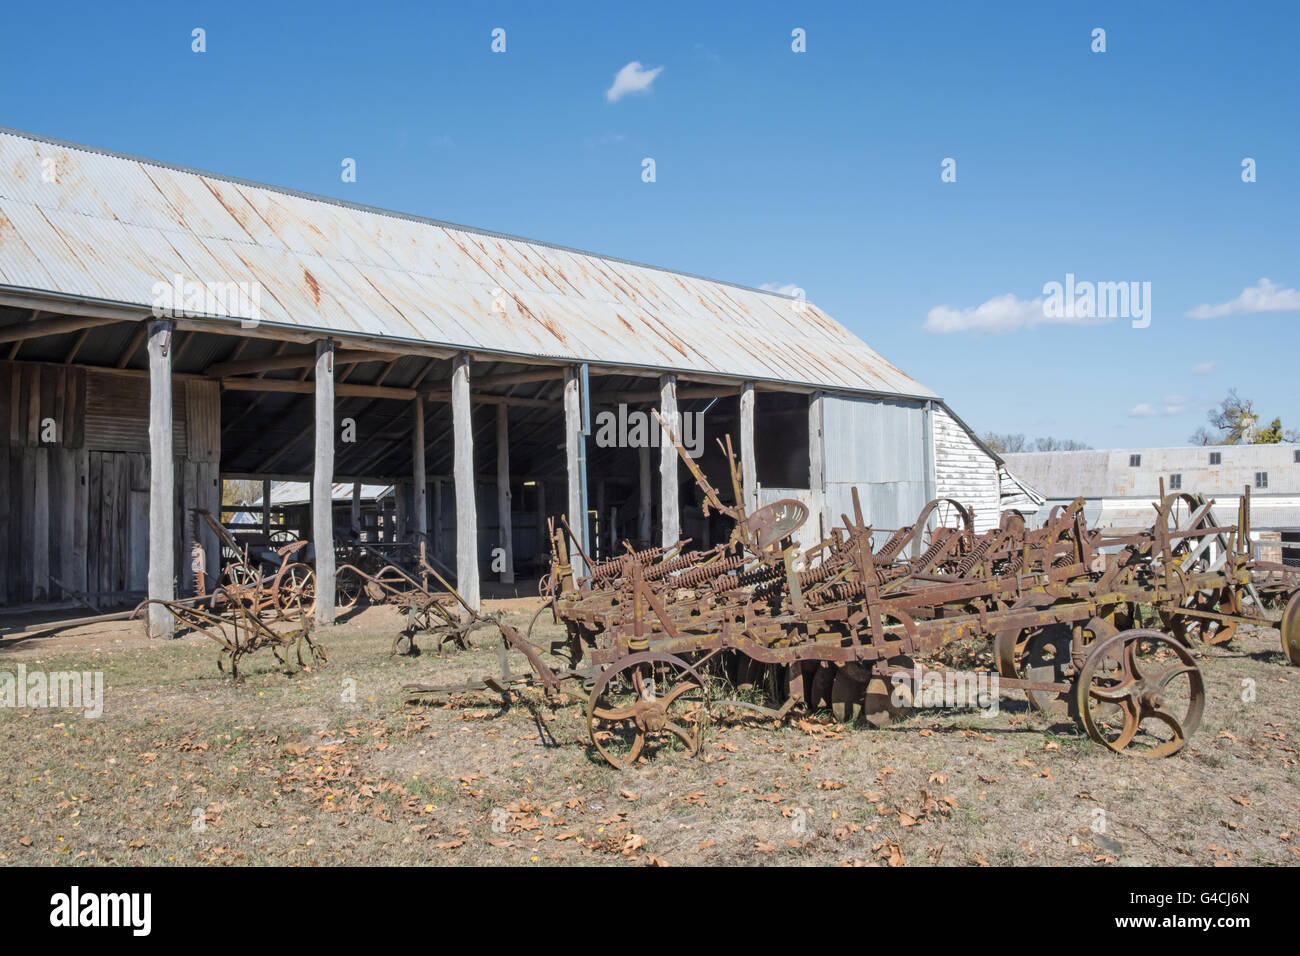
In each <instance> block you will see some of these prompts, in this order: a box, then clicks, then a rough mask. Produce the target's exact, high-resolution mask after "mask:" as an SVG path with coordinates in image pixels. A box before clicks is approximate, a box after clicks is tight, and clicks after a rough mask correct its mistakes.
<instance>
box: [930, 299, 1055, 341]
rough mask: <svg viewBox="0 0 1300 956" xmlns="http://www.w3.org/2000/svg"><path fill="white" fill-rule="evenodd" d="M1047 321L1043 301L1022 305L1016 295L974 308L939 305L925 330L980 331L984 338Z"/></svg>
mask: <svg viewBox="0 0 1300 956" xmlns="http://www.w3.org/2000/svg"><path fill="white" fill-rule="evenodd" d="M1045 321H1047V318H1046V316H1044V315H1043V300H1042V299H1041V298H1038V299H1034V300H1032V301H1030V302H1022V301H1021V300H1020V299H1017V298H1016V297H1015V296H1014V295H1013V294H1011V293H1010V292H1008V293H1007V294H1006V295H999V296H994V297H993V298H991V299H989V300H988V301H987V302H985V303H984V304H982V305H977V306H975V307H973V308H970V309H954V308H952V307H951V306H947V305H939V306H935V307H934V308H933V309H931V310H930V312H929V314H928V315H926V317H925V326H924V328H925V331H927V332H935V333H938V334H941V335H942V334H947V333H949V332H976V333H980V334H983V335H1001V334H1003V333H1006V332H1014V331H1015V330H1016V329H1020V328H1024V327H1025V326H1029V325H1034V324H1036V323H1038V322H1045Z"/></svg>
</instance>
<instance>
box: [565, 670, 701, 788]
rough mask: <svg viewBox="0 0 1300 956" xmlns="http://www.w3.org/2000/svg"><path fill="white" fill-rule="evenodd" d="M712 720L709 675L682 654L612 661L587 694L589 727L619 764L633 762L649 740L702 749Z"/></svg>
mask: <svg viewBox="0 0 1300 956" xmlns="http://www.w3.org/2000/svg"><path fill="white" fill-rule="evenodd" d="M708 720H709V698H708V690H707V688H706V685H705V682H704V679H703V678H702V677H701V676H700V675H699V674H698V673H697V672H696V670H695V669H694V668H693V667H691V666H690V665H689V664H687V663H686V662H685V661H683V660H682V659H681V658H679V657H674V656H673V655H672V654H663V653H659V652H656V651H641V652H639V653H636V654H629V655H628V656H627V657H624V658H623V659H622V660H620V661H616V662H615V663H613V664H611V665H610V666H609V667H607V668H606V669H605V671H604V673H602V674H601V675H600V677H598V678H597V679H596V683H595V685H594V686H593V687H592V689H591V696H590V697H589V698H588V699H587V731H588V733H589V734H590V735H591V742H592V744H593V745H594V746H595V747H596V750H597V751H598V752H599V753H600V755H601V756H602V757H604V758H605V760H607V761H608V762H609V764H610V766H612V767H614V768H615V769H618V770H623V769H625V768H627V767H631V766H633V765H634V764H635V763H636V761H637V759H638V758H639V757H641V756H642V754H643V753H644V752H645V750H646V745H647V743H650V742H651V741H654V744H655V745H658V746H659V747H663V746H679V747H681V748H682V749H683V750H685V751H686V753H687V754H689V755H690V756H694V755H695V754H697V753H698V752H699V749H700V743H701V742H702V740H703V737H704V731H705V729H706V727H707V726H708Z"/></svg>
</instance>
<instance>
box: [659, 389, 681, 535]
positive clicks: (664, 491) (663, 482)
mask: <svg viewBox="0 0 1300 956" xmlns="http://www.w3.org/2000/svg"><path fill="white" fill-rule="evenodd" d="M659 415H660V417H661V418H662V419H663V420H664V424H665V425H667V426H668V427H669V428H671V429H672V430H673V433H674V434H675V435H677V436H678V438H680V437H681V429H682V423H681V416H680V415H678V414H677V376H676V375H660V376H659ZM679 465H680V463H679V462H678V460H677V449H676V448H675V447H674V446H673V442H672V440H671V439H670V438H669V437H668V436H667V435H666V434H661V435H660V437H659V523H660V528H661V532H660V542H661V543H662V544H663V546H664V547H665V548H669V547H672V546H673V545H674V544H676V543H677V541H678V540H679V539H680V538H681V536H682V515H681V509H680V505H679V500H678V495H679V492H678V488H677V470H678V467H679Z"/></svg>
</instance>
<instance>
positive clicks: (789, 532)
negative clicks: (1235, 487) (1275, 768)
mask: <svg viewBox="0 0 1300 956" xmlns="http://www.w3.org/2000/svg"><path fill="white" fill-rule="evenodd" d="M723 451H724V452H725V453H726V455H727V458H728V460H729V461H730V462H731V478H732V485H733V492H734V498H733V500H736V501H740V500H743V499H742V497H741V476H740V472H739V468H738V466H737V465H736V460H735V456H734V455H733V454H732V450H731V446H730V441H729V440H728V441H727V443H726V444H725V445H724V447H723ZM682 459H683V461H684V462H685V463H686V465H687V467H689V468H690V469H691V471H692V473H693V475H694V476H695V480H696V482H697V483H698V484H699V486H700V488H701V489H702V491H703V492H704V497H705V501H706V513H707V509H717V510H718V511H720V512H722V513H724V514H726V515H728V516H730V517H731V518H733V519H734V520H735V529H734V531H733V532H732V534H731V536H730V538H729V539H728V540H727V541H726V542H724V543H722V544H719V545H718V546H716V547H714V548H711V549H707V550H688V545H689V542H688V541H679V542H677V543H675V544H674V545H672V546H671V547H666V548H652V549H647V550H642V551H633V550H632V549H631V548H630V547H628V549H627V553H626V554H623V555H620V556H618V557H615V558H611V559H609V560H606V561H603V562H599V563H593V562H591V561H590V559H589V558H588V557H587V555H585V554H583V553H582V552H581V548H580V545H579V544H578V543H577V540H576V537H575V536H574V535H573V534H571V533H570V532H569V529H568V525H567V523H566V522H565V521H564V519H560V523H559V525H560V526H559V527H558V528H557V527H554V526H553V527H552V533H551V544H552V557H553V560H552V570H551V574H550V576H549V577H548V579H547V580H546V581H545V582H544V586H543V593H544V594H545V595H546V596H547V597H548V598H549V607H550V608H551V610H552V612H553V614H554V616H555V619H556V621H557V622H559V623H561V624H563V625H564V627H565V638H564V640H563V641H562V642H561V643H560V644H559V645H557V646H556V647H554V648H553V650H555V651H557V652H558V653H562V654H563V655H564V656H565V657H567V659H568V660H567V667H566V668H565V669H564V670H563V671H562V672H560V673H558V674H557V672H556V671H554V670H549V669H548V670H547V673H546V674H544V675H543V674H542V672H541V671H540V670H538V669H537V666H536V665H534V670H535V671H536V672H537V674H538V676H540V677H542V678H543V683H544V684H545V685H546V687H547V688H548V691H549V690H550V689H551V688H552V687H553V686H554V685H555V684H557V683H558V681H560V680H564V679H569V678H572V679H577V680H581V681H582V682H583V687H584V690H585V691H586V716H587V724H588V729H589V732H590V735H591V740H592V744H593V745H594V747H595V748H596V750H597V751H598V752H599V753H600V754H601V755H602V756H603V757H604V758H605V759H606V760H608V761H609V762H610V763H611V764H613V765H614V766H616V767H625V766H629V765H631V764H633V763H635V762H637V761H638V760H641V759H645V758H646V757H647V756H648V755H649V754H650V753H651V752H653V751H654V750H656V749H662V748H664V747H677V748H681V749H684V750H686V751H687V752H689V753H694V752H696V751H697V750H698V749H699V747H700V743H701V739H702V735H703V732H704V729H705V727H706V725H707V722H708V719H709V712H710V707H711V701H710V697H711V696H712V695H711V693H710V692H711V690H712V689H713V688H715V687H717V686H718V685H719V684H722V685H730V686H731V687H732V688H733V689H736V690H738V691H740V692H741V693H740V697H739V698H737V699H733V700H730V701H727V704H728V705H729V706H739V707H748V708H751V709H756V710H759V711H764V712H767V713H770V714H772V715H774V716H777V717H783V716H784V715H786V714H787V713H789V712H791V711H792V710H793V709H795V708H798V707H805V708H809V709H811V710H819V709H822V708H829V709H830V710H831V711H832V712H833V714H834V715H835V717H836V718H838V719H839V720H842V721H849V720H853V719H855V718H861V719H864V720H865V721H867V722H870V723H872V724H876V725H877V726H879V725H883V724H885V723H888V722H889V721H890V720H892V719H894V718H895V717H896V716H897V715H898V714H899V713H901V712H902V711H904V710H906V709H907V707H908V706H909V702H910V700H911V695H912V693H913V689H914V688H918V687H921V686H922V685H923V682H924V680H925V679H927V676H928V675H926V674H925V673H924V671H925V668H923V667H922V666H921V664H920V663H919V662H922V661H931V662H933V661H934V660H935V659H936V658H938V657H940V656H942V655H943V654H944V653H946V649H948V647H949V645H952V644H953V643H954V642H957V641H973V642H975V643H976V645H980V644H982V645H983V646H984V647H985V648H987V649H988V650H990V651H991V652H992V655H993V659H994V661H995V662H996V668H995V670H993V671H989V672H984V673H974V672H965V673H962V674H960V675H954V673H953V672H952V671H947V672H946V674H945V676H946V677H947V678H949V680H951V678H952V677H953V676H957V677H960V678H961V680H962V681H963V682H964V684H965V686H967V687H971V688H973V687H985V688H989V687H991V688H993V689H994V692H995V693H1004V692H1007V691H1019V692H1023V693H1024V694H1025V695H1026V697H1027V698H1028V699H1029V702H1030V705H1031V706H1032V707H1034V708H1035V709H1036V710H1039V711H1043V712H1047V713H1059V714H1062V715H1069V716H1072V717H1073V718H1074V719H1075V720H1076V721H1077V722H1078V723H1079V724H1080V725H1081V726H1082V728H1083V729H1084V731H1085V732H1086V733H1087V734H1088V736H1089V737H1091V738H1092V739H1093V740H1095V741H1097V742H1099V743H1100V744H1102V745H1104V746H1105V747H1107V748H1108V749H1110V750H1113V751H1115V752H1118V753H1123V754H1128V755H1137V756H1145V757H1162V756H1168V755H1171V754H1173V753H1176V752H1177V751H1178V750H1180V749H1182V747H1183V746H1184V745H1185V744H1186V743H1187V740H1188V739H1189V737H1190V736H1191V735H1192V733H1193V732H1194V731H1195V730H1196V727H1197V724H1199V722H1200V719H1201V715H1202V713H1203V710H1204V706H1205V683H1204V679H1203V677H1202V674H1201V670H1200V665H1199V664H1198V663H1197V654H1196V648H1197V645H1198V644H1199V643H1220V642H1222V641H1226V640H1230V639H1231V638H1232V637H1233V636H1234V633H1235V629H1236V627H1237V625H1239V624H1242V623H1251V624H1257V625H1264V626H1270V627H1277V628H1279V629H1280V631H1281V634H1282V639H1283V648H1284V650H1285V651H1286V653H1287V655H1288V657H1289V658H1290V659H1291V660H1292V662H1293V663H1295V662H1297V660H1298V658H1297V656H1296V653H1295V651H1296V647H1297V641H1300V595H1292V596H1291V597H1290V599H1289V602H1288V603H1287V606H1286V610H1285V612H1284V613H1283V614H1282V615H1281V617H1280V618H1278V617H1276V616H1272V615H1270V614H1269V613H1268V612H1267V611H1266V610H1265V608H1264V606H1263V603H1262V601H1261V598H1260V596H1259V594H1258V593H1257V592H1256V590H1255V588H1254V585H1253V583H1252V573H1253V572H1255V571H1257V569H1256V568H1255V567H1254V562H1252V561H1251V559H1250V544H1249V522H1250V501H1249V491H1247V494H1246V495H1245V496H1243V498H1242V499H1241V501H1240V503H1239V506H1238V515H1237V521H1236V523H1235V524H1232V525H1221V524H1218V523H1217V522H1216V521H1215V519H1214V516H1213V512H1212V504H1213V503H1212V502H1206V501H1203V500H1201V499H1199V498H1195V497H1193V496H1189V495H1181V494H1180V495H1171V496H1168V497H1165V496H1162V498H1161V502H1160V505H1159V506H1158V509H1157V511H1156V514H1155V521H1154V523H1153V524H1152V526H1151V527H1150V528H1147V529H1145V530H1142V531H1140V532H1137V533H1134V534H1127V535H1113V536H1107V535H1106V534H1104V533H1102V532H1100V531H1097V530H1093V529H1089V528H1088V527H1087V524H1086V521H1085V519H1084V512H1083V505H1084V502H1083V499H1077V500H1076V501H1074V502H1072V503H1071V504H1070V505H1068V506H1066V507H1063V508H1059V509H1057V510H1055V511H1054V512H1053V513H1052V515H1051V516H1050V517H1049V519H1048V520H1047V521H1046V522H1045V523H1044V525H1043V526H1042V527H1041V528H1030V527H1027V526H1026V525H1025V522H1024V521H1023V520H1022V519H1021V518H1020V516H1019V515H1017V514H1015V513H1012V512H1007V513H1004V514H1003V515H1002V517H1001V520H1000V522H999V524H998V525H997V526H996V527H995V528H992V529H990V530H987V531H983V532H976V531H975V522H974V515H973V514H972V513H971V512H970V511H969V510H967V509H966V508H964V507H963V506H962V505H961V504H959V503H958V502H955V501H951V500H948V499H940V500H937V501H934V502H931V503H930V504H928V505H927V506H926V507H925V508H924V509H923V510H922V512H921V514H920V515H919V517H918V518H917V521H916V522H915V523H914V524H913V525H911V526H909V527H905V528H901V529H898V530H894V531H880V530H878V529H874V528H872V527H871V526H870V525H869V524H867V522H866V521H865V519H864V516H863V512H862V509H861V506H860V503H859V499H858V496H857V494H856V491H855V492H854V494H853V512H854V513H853V515H852V516H850V515H842V516H841V519H840V524H838V525H837V526H836V527H834V528H833V530H832V531H831V533H830V535H829V537H827V538H826V539H825V540H823V541H821V542H819V543H817V544H816V545H814V546H812V547H810V548H808V549H807V550H806V551H801V550H800V549H799V548H798V547H797V546H796V544H795V543H794V535H795V533H796V532H797V531H799V530H800V529H801V528H802V527H803V525H804V524H805V523H806V522H807V520H808V518H809V514H808V509H807V508H806V507H805V506H804V505H803V504H802V503H800V502H798V501H794V500H785V501H778V502H775V503H773V504H769V505H767V506H766V507H763V508H760V509H758V510H757V511H755V512H753V513H752V514H745V513H744V512H743V511H742V510H741V509H739V508H737V507H734V506H730V505H727V504H725V503H724V502H723V501H722V499H721V497H720V495H719V494H718V492H717V490H716V489H715V488H714V487H713V486H712V485H710V483H709V482H708V480H707V479H706V478H705V476H704V475H703V474H702V473H701V472H700V470H699V468H698V466H697V465H696V464H695V462H694V460H693V459H691V458H690V457H689V456H686V455H684V454H683V455H682ZM877 542H879V547H876V546H875V545H876V543H877ZM573 556H576V557H579V558H581V559H582V561H583V562H584V564H585V565H586V566H587V567H588V568H589V570H588V571H587V573H585V574H578V573H575V570H574V566H573V563H572V561H571V557H573ZM1148 623H1150V624H1159V625H1160V626H1159V627H1158V628H1152V627H1147V626H1144V625H1145V624H1148ZM516 637H518V638H519V640H518V641H517V642H512V641H511V640H509V638H508V637H507V641H506V645H505V646H507V647H508V646H510V645H512V643H513V645H514V646H516V647H522V646H525V645H527V646H530V645H528V642H527V640H525V639H523V638H522V637H520V636H519V635H516ZM933 673H934V672H933V671H932V672H931V675H932V674H933ZM496 684H497V686H500V682H499V681H498V682H496ZM761 697H766V698H768V699H767V700H765V701H763V702H759V700H758V699H757V698H761ZM714 706H716V704H715V705H714Z"/></svg>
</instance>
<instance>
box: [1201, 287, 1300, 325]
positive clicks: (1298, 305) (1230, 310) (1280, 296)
mask: <svg viewBox="0 0 1300 956" xmlns="http://www.w3.org/2000/svg"><path fill="white" fill-rule="evenodd" d="M1258 312H1300V291H1297V290H1295V289H1283V288H1281V287H1280V286H1279V285H1278V284H1277V283H1276V282H1270V281H1269V280H1268V279H1260V280H1259V282H1258V283H1256V284H1255V285H1253V286H1248V287H1247V288H1245V289H1242V290H1241V295H1239V296H1237V297H1236V298H1235V299H1233V300H1232V301H1230V302H1223V303H1220V304H1219V305H1198V306H1197V307H1196V308H1194V309H1192V310H1191V311H1190V312H1187V313H1186V317H1187V318H1189V319H1218V318H1222V317H1223V316H1225V315H1251V314H1254V313H1258Z"/></svg>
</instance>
